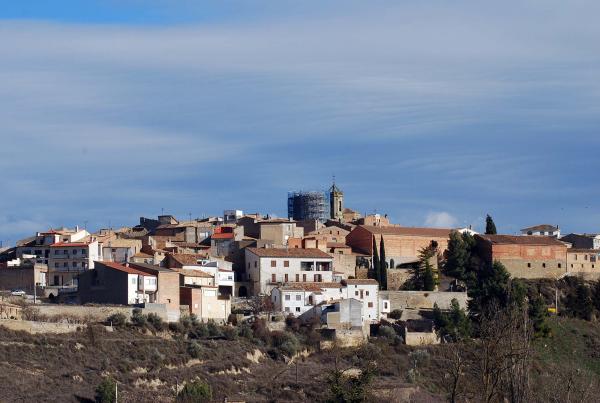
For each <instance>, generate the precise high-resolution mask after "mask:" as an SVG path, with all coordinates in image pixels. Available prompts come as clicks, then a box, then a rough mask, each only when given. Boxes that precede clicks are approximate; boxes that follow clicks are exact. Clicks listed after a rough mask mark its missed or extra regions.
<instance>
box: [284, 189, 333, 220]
mask: <svg viewBox="0 0 600 403" xmlns="http://www.w3.org/2000/svg"><path fill="white" fill-rule="evenodd" d="M288 217H289V218H291V219H293V220H296V221H303V220H321V221H325V220H327V219H328V218H329V198H328V196H327V193H325V192H321V191H311V192H305V191H297V192H288Z"/></svg>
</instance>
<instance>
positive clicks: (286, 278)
mask: <svg viewBox="0 0 600 403" xmlns="http://www.w3.org/2000/svg"><path fill="white" fill-rule="evenodd" d="M285 282H286V283H287V282H288V275H287V273H285Z"/></svg>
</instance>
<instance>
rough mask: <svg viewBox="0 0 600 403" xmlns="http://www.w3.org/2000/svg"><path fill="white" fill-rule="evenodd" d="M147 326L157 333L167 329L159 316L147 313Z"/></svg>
mask: <svg viewBox="0 0 600 403" xmlns="http://www.w3.org/2000/svg"><path fill="white" fill-rule="evenodd" d="M147 321H148V324H149V325H150V326H152V327H153V328H154V330H156V331H157V332H160V331H163V330H165V329H166V328H167V325H166V323H165V322H164V321H163V320H162V318H161V317H160V316H158V315H157V314H155V313H149V314H148V317H147Z"/></svg>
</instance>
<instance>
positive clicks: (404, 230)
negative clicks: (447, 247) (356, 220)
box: [359, 225, 452, 238]
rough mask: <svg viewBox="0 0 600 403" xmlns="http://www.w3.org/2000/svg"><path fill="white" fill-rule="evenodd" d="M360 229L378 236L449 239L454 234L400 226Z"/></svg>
mask: <svg viewBox="0 0 600 403" xmlns="http://www.w3.org/2000/svg"><path fill="white" fill-rule="evenodd" d="M359 227H360V228H364V229H366V230H367V231H369V232H371V233H372V234H377V235H405V236H424V237H439V238H449V237H450V232H452V230H451V229H449V228H419V227H398V226H393V227H392V226H386V227H378V226H374V225H360V226H359Z"/></svg>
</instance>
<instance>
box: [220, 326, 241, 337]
mask: <svg viewBox="0 0 600 403" xmlns="http://www.w3.org/2000/svg"><path fill="white" fill-rule="evenodd" d="M222 331H223V336H225V338H226V339H227V340H235V339H237V337H238V329H237V328H235V327H233V326H224V327H223V328H222Z"/></svg>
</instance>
